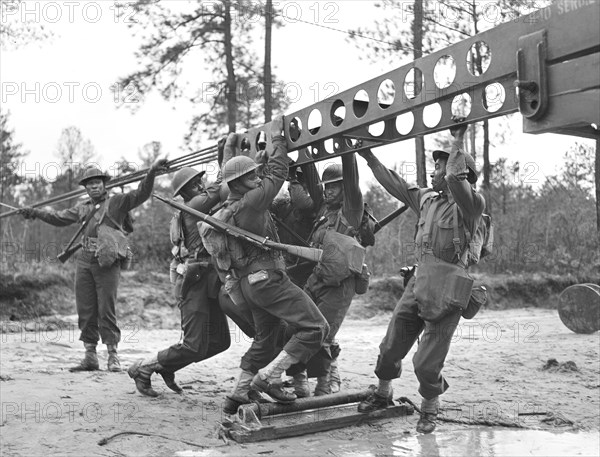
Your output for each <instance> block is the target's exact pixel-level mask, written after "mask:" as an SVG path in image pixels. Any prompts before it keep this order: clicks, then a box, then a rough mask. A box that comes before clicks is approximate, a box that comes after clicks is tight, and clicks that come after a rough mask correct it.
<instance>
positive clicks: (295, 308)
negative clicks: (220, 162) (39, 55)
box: [223, 117, 329, 414]
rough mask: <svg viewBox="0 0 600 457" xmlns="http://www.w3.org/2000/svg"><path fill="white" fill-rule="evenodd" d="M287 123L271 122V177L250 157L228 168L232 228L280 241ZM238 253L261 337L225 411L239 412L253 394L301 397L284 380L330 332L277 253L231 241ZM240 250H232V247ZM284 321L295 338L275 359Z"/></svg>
mask: <svg viewBox="0 0 600 457" xmlns="http://www.w3.org/2000/svg"><path fill="white" fill-rule="evenodd" d="M282 130H283V118H282V117H278V118H276V119H275V120H273V122H272V128H271V137H272V143H273V148H274V150H273V151H272V152H270V153H268V154H266V157H267V163H266V167H265V168H266V173H265V175H264V178H263V179H262V180H261V179H260V178H258V176H257V175H256V169H257V167H258V164H257V163H256V162H254V161H253V160H252V159H250V158H249V157H246V156H238V157H234V158H233V159H231V160H230V161H229V162H227V163H226V164H225V165H224V166H223V180H224V181H225V182H226V183H227V184H228V186H229V189H230V190H231V193H230V194H229V198H228V199H227V202H226V203H225V204H226V205H227V208H228V209H229V210H230V211H231V212H232V213H233V217H232V218H231V220H230V223H231V224H233V225H236V226H238V227H240V228H243V229H245V230H247V231H250V232H253V233H256V234H259V235H261V236H269V237H270V238H271V239H277V234H276V230H275V227H274V225H273V221H272V220H271V217H270V214H269V211H268V210H269V208H270V206H271V203H272V202H273V199H274V198H275V196H276V195H277V193H278V192H279V190H280V188H281V186H282V185H283V183H284V181H285V177H286V175H287V171H288V170H287V163H288V157H287V148H286V143H285V139H284V138H283V136H282V135H281V133H282ZM227 242H228V244H229V249H230V251H231V252H232V253H233V254H232V259H231V266H232V268H231V270H230V274H231V275H233V276H234V277H236V278H239V281H240V288H241V293H242V295H243V298H244V300H245V301H246V302H247V303H248V305H249V306H250V309H251V310H252V315H253V318H254V324H255V329H256V337H255V338H254V341H253V343H252V345H251V347H250V349H249V350H248V351H247V352H246V354H245V355H244V356H243V357H242V360H241V365H240V368H241V370H240V375H239V377H238V380H237V382H236V385H235V387H234V389H233V392H232V393H231V395H229V396H228V397H227V400H226V402H225V405H224V408H223V410H224V412H226V413H229V414H231V413H234V412H235V411H236V410H237V407H238V406H239V405H240V404H242V403H247V402H249V401H250V400H249V397H248V393H249V391H250V389H251V387H252V388H253V389H254V390H258V391H261V392H266V393H267V394H269V395H270V396H271V397H272V398H274V399H275V400H277V401H280V402H285V403H288V402H293V401H294V400H295V399H296V395H294V394H293V393H291V392H287V391H285V390H283V386H282V380H281V375H282V373H283V372H284V371H285V370H286V369H287V368H289V367H290V366H291V365H292V364H294V363H297V362H304V363H305V362H307V361H308V359H310V357H311V356H312V355H313V354H314V353H315V352H317V351H318V350H319V348H320V347H321V344H322V342H323V340H324V338H325V336H326V335H327V332H328V331H329V327H328V325H327V321H326V320H325V318H324V317H323V315H322V314H321V313H320V312H319V310H318V308H317V307H316V306H315V304H314V303H313V302H312V301H311V300H310V298H309V297H308V296H307V295H306V294H305V293H304V292H303V291H302V290H301V289H300V288H298V287H297V286H295V285H294V284H293V283H292V282H291V281H290V279H289V278H288V276H287V274H286V273H285V263H284V261H283V258H282V256H281V254H280V253H279V252H277V251H273V250H272V251H265V250H263V249H260V248H258V247H256V246H255V245H253V244H249V243H246V242H244V241H240V240H236V239H234V238H233V237H227ZM236 243H238V244H237V246H238V247H237V248H234V249H232V247H233V246H236ZM280 320H283V321H285V322H286V323H287V324H288V325H289V327H290V328H293V329H294V333H293V335H292V336H291V338H290V339H289V341H288V342H287V343H286V344H285V346H284V348H283V350H282V351H281V352H280V353H279V354H278V355H277V356H276V357H274V356H275V344H276V339H277V333H278V331H279V329H280Z"/></svg>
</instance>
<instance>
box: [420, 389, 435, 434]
mask: <svg viewBox="0 0 600 457" xmlns="http://www.w3.org/2000/svg"><path fill="white" fill-rule="evenodd" d="M439 398H440V397H433V398H432V399H430V400H426V399H423V400H422V401H421V417H420V418H419V422H417V432H419V433H431V432H433V431H434V430H435V427H436V421H437V415H438V411H439V409H440V400H439Z"/></svg>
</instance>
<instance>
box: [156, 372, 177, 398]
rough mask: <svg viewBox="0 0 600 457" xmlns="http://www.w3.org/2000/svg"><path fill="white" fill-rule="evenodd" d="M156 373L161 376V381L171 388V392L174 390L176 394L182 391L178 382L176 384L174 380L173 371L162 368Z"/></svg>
mask: <svg viewBox="0 0 600 457" xmlns="http://www.w3.org/2000/svg"><path fill="white" fill-rule="evenodd" d="M158 374H159V375H161V376H162V378H163V381H164V382H165V384H166V385H167V387H168V388H169V389H171V390H172V391H173V392H175V393H177V394H182V393H183V389H182V388H181V387H179V384H177V383H176V382H175V373H174V372H172V371H166V370H162V371H159V372H158Z"/></svg>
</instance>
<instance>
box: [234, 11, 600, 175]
mask: <svg viewBox="0 0 600 457" xmlns="http://www.w3.org/2000/svg"><path fill="white" fill-rule="evenodd" d="M599 23H600V1H595V0H590V1H587V2H586V1H579V0H578V1H572V0H562V1H561V0H559V1H558V2H556V3H554V4H553V5H552V6H549V7H547V8H544V9H541V10H538V11H535V12H533V13H531V14H529V15H527V16H522V17H519V18H518V19H515V20H513V21H511V22H508V23H505V24H502V25H500V26H498V27H495V28H493V29H491V30H488V31H486V32H483V33H480V34H478V35H476V36H474V37H471V38H468V39H466V40H464V41H461V42H459V43H457V44H454V45H452V46H449V47H447V48H445V49H442V50H440V51H437V52H435V53H433V54H430V55H428V56H426V57H423V58H420V59H418V60H415V61H414V62H411V63H410V64H407V65H404V66H402V67H400V68H397V69H396V70H393V71H390V72H388V73H384V74H382V75H381V76H378V77H377V78H373V79H371V80H370V81H367V82H365V83H362V84H360V85H358V86H355V87H353V88H351V89H348V90H345V91H343V92H341V93H338V94H336V95H334V96H332V97H329V98H327V99H325V100H322V101H320V102H317V103H315V104H313V105H311V106H308V107H306V108H304V109H301V110H298V111H296V112H293V113H291V114H289V115H286V117H285V122H284V124H285V133H286V139H287V143H288V148H289V151H290V152H291V151H295V150H302V151H305V152H303V153H300V154H298V159H297V163H299V164H302V163H307V162H317V161H320V160H325V159H328V158H331V157H335V156H339V155H342V154H344V153H346V152H349V151H353V150H356V146H355V143H356V142H355V141H354V140H355V139H361V140H362V146H361V147H375V146H380V145H382V144H388V143H393V142H398V141H403V140H407V139H410V138H414V137H416V136H419V135H425V134H430V133H434V132H438V131H441V130H445V129H447V128H449V127H450V126H451V125H452V124H453V121H452V120H451V118H452V114H453V113H452V103H453V101H454V100H455V99H456V97H461V96H463V97H464V96H465V95H464V94H467V95H468V96H469V97H470V99H471V111H470V113H469V114H468V115H467V116H466V122H468V123H472V122H477V121H482V120H484V119H491V118H494V117H497V116H503V115H506V114H510V113H514V112H517V111H520V112H521V114H522V115H523V130H524V131H525V132H527V133H542V132H555V133H564V134H569V135H578V136H583V137H589V138H598V130H597V128H596V127H597V126H598V125H599V124H600V27H598V24H599ZM481 42H483V43H485V46H486V47H487V49H488V50H489V51H490V52H491V62H490V64H489V67H488V68H487V70H485V72H483V74H480V75H473V74H472V73H471V72H470V71H469V68H468V65H467V54H468V53H469V51H470V49H471V48H472V47H473V46H475V45H476V43H481ZM446 56H451V57H452V59H453V60H454V62H455V64H456V75H455V77H454V79H453V81H452V83H451V84H450V85H449V86H448V87H444V88H440V87H438V86H437V85H436V82H435V80H434V70H435V68H436V64H438V61H439V62H440V63H441V62H443V61H445V59H448V57H446ZM414 69H418V70H417V74H418V73H419V71H420V73H421V74H422V76H423V80H422V82H423V87H422V90H421V91H420V93H419V94H418V95H417V96H415V97H413V98H410V97H409V95H413V94H410V93H409V94H407V91H406V90H405V86H406V84H407V82H410V81H409V80H410V75H409V72H411V70H412V72H414V71H415V70H414ZM412 74H414V73H412ZM407 77H408V80H407ZM392 84H393V88H394V92H395V96H394V99H393V101H391V102H390V101H385V102H384V101H383V100H382V99H378V95H379V91H380V90H381V88H382V87H384V86H385V87H390V86H391V85H392ZM382 85H383V86H382ZM490 86H491V88H492V89H494V90H497V91H500V92H502V90H503V91H504V94H505V96H504V100H503V103H502V104H501V106H498V105H495V107H494V109H495V111H492V110H491V109H487V108H486V101H485V98H486V96H485V93H486V88H490ZM500 86H501V87H502V89H500ZM359 92H361V94H362V97H361V96H359V97H357V94H358V93H359ZM365 93H366V96H367V97H368V100H367V97H365V96H364V95H365ZM435 104H438V105H439V107H438V108H437V110H438V112H439V111H440V110H441V115H440V117H439V122H437V123H435V125H431V124H432V123H431V122H427V123H428V124H430V125H426V122H425V120H424V111H425V110H428V109H432V108H431V106H432V105H435ZM344 111H345V114H344ZM311 113H312V114H311ZM311 115H312V116H314V117H315V118H316V119H320V120H321V122H320V125H319V124H318V122H317V126H311V129H310V130H309V129H308V124H309V116H311ZM410 117H412V119H413V125H412V128H410V130H409V131H403V132H402V133H400V132H399V131H398V128H397V123H398V122H400V120H402V121H404V119H405V118H410ZM291 122H293V123H294V124H296V125H298V126H299V127H300V135H299V136H298V134H297V133H296V132H290V123H291ZM311 123H314V122H312V120H311ZM378 123H383V126H385V128H384V129H383V132H382V133H381V134H378V133H380V132H375V131H374V130H373V126H374V125H375V124H378ZM592 124H595V126H596V127H594V126H592ZM370 127H371V128H370ZM378 127H379V128H380V130H381V127H382V125H381V124H380V125H379V126H378ZM401 130H402V129H401ZM261 131H264V132H268V131H269V124H265V125H263V126H260V127H256V128H252V129H250V130H249V131H248V132H246V133H245V134H243V137H244V138H246V139H247V140H248V142H249V143H250V145H251V154H254V153H255V152H256V145H257V139H258V135H259V133H260V132H261ZM371 132H373V133H375V134H373V133H371ZM267 137H269V135H267ZM269 141H270V139H269Z"/></svg>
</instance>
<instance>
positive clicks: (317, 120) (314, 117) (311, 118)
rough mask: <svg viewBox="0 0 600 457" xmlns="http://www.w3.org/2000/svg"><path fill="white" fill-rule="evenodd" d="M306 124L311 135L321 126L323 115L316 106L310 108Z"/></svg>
mask: <svg viewBox="0 0 600 457" xmlns="http://www.w3.org/2000/svg"><path fill="white" fill-rule="evenodd" d="M307 124H308V133H310V134H311V135H315V134H316V133H317V132H318V131H319V129H320V128H321V125H323V116H321V111H319V110H318V109H316V108H315V109H314V110H312V111H311V112H310V114H309V115H308V122H307Z"/></svg>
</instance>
